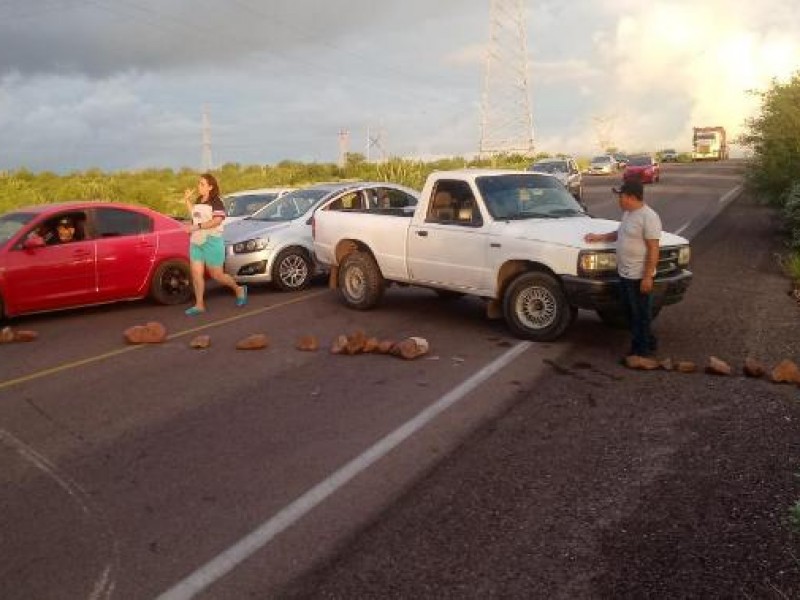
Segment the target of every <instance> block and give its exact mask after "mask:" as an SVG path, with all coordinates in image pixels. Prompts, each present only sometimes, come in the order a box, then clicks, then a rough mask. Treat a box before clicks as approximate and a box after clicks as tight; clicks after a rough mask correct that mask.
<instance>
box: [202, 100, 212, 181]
mask: <svg viewBox="0 0 800 600" xmlns="http://www.w3.org/2000/svg"><path fill="white" fill-rule="evenodd" d="M202 162H203V171H205V172H208V171H210V170H211V169H213V168H214V161H213V160H211V120H210V118H209V116H208V106H204V107H203V159H202Z"/></svg>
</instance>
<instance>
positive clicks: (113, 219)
mask: <svg viewBox="0 0 800 600" xmlns="http://www.w3.org/2000/svg"><path fill="white" fill-rule="evenodd" d="M94 228H95V233H96V236H97V237H120V236H124V235H139V234H142V233H150V232H152V231H153V221H152V219H151V218H150V217H148V216H147V215H144V214H142V213H139V212H135V211H132V210H125V209H122V208H98V209H96V210H95V223H94Z"/></svg>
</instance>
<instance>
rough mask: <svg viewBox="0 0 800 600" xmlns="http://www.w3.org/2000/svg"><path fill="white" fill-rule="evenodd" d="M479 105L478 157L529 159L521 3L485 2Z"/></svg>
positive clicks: (529, 115)
mask: <svg viewBox="0 0 800 600" xmlns="http://www.w3.org/2000/svg"><path fill="white" fill-rule="evenodd" d="M489 2H490V14H489V45H488V47H487V49H486V66H485V69H486V71H485V74H484V86H483V98H482V102H481V139H480V148H479V152H480V155H481V156H484V157H485V156H491V155H494V154H499V153H515V154H525V155H533V150H534V146H533V114H532V112H531V97H530V89H529V80H528V72H529V69H530V61H529V57H528V40H527V33H526V27H525V17H524V0H489Z"/></svg>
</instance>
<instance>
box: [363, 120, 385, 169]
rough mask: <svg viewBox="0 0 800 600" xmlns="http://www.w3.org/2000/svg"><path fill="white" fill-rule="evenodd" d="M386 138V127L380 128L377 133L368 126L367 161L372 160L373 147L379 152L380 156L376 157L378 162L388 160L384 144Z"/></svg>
mask: <svg viewBox="0 0 800 600" xmlns="http://www.w3.org/2000/svg"><path fill="white" fill-rule="evenodd" d="M385 138H386V130H385V129H379V130H378V132H377V133H373V132H372V130H371V129H370V128H369V127H367V162H371V161H372V150H373V148H374V149H375V150H376V151H377V152H378V153H379V156H378V157H377V158H376V162H383V161H385V160H386V158H387V156H386V146H385V145H384V140H385Z"/></svg>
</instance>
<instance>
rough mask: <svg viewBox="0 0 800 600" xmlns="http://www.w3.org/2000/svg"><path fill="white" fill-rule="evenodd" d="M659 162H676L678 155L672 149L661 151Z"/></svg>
mask: <svg viewBox="0 0 800 600" xmlns="http://www.w3.org/2000/svg"><path fill="white" fill-rule="evenodd" d="M661 162H678V153H677V152H676V151H675V150H673V149H672V148H668V149H667V150H662V151H661Z"/></svg>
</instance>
